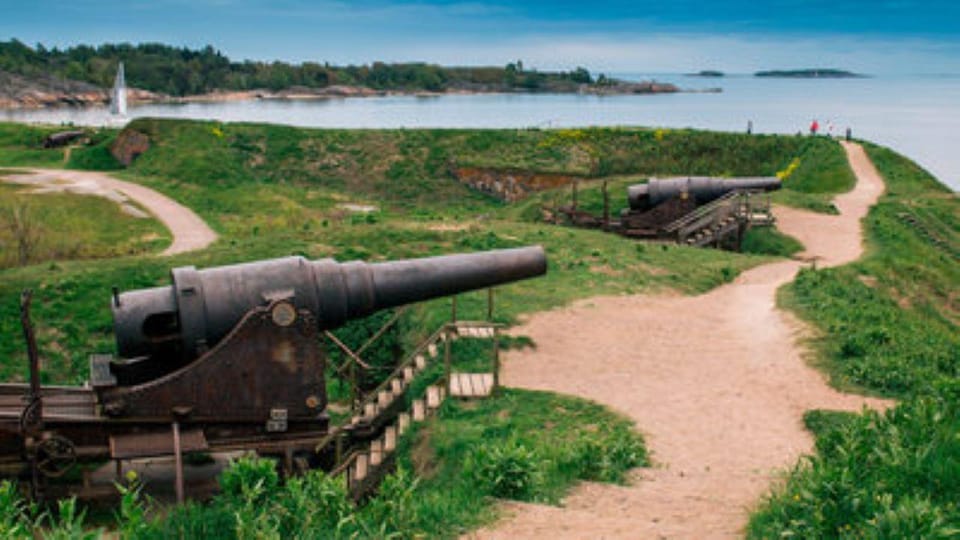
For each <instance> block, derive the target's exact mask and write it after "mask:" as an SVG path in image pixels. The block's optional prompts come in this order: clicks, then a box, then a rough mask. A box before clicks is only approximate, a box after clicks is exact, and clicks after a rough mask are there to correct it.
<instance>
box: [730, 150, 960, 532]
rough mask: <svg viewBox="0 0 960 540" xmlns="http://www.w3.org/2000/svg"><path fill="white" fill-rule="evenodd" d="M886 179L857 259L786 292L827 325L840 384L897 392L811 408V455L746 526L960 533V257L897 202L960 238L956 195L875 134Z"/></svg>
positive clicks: (827, 363) (822, 347) (948, 238)
mask: <svg viewBox="0 0 960 540" xmlns="http://www.w3.org/2000/svg"><path fill="white" fill-rule="evenodd" d="M867 152H868V154H869V156H870V157H871V159H872V160H873V161H874V163H875V164H876V166H877V168H878V169H879V170H880V172H881V173H882V174H883V176H884V178H885V180H886V185H887V191H886V193H885V194H884V195H883V196H882V198H881V200H880V202H879V204H877V205H876V206H875V207H873V208H872V209H871V210H870V212H869V214H868V216H867V218H866V221H865V224H866V231H867V239H868V244H867V247H868V250H867V254H866V255H865V256H864V257H863V258H862V259H860V260H859V261H857V262H855V263H853V264H850V265H847V266H843V267H839V268H832V269H827V270H817V271H813V270H806V271H803V272H801V273H800V275H799V276H798V277H797V280H796V281H794V282H793V283H792V284H790V285H789V286H787V287H786V288H785V289H783V290H782V291H781V298H780V300H781V301H782V302H783V303H784V304H785V305H787V306H789V307H791V308H793V309H795V310H796V311H797V312H798V313H799V314H800V315H801V316H802V317H804V318H805V319H807V320H808V321H810V322H811V323H812V324H813V325H814V326H815V327H817V328H819V329H820V330H821V336H820V337H819V338H817V339H816V340H815V341H814V344H815V346H816V347H817V349H818V351H819V353H820V358H821V365H822V366H823V367H824V368H825V369H826V371H827V372H828V373H829V374H830V375H831V378H832V380H833V382H834V383H835V384H836V385H838V386H840V387H841V388H853V389H859V390H862V391H866V392H873V393H879V394H882V395H888V396H894V397H898V398H900V399H901V400H902V401H901V403H900V404H899V405H897V406H896V407H895V408H893V409H892V410H890V411H889V412H887V413H885V414H877V413H873V412H867V413H864V414H862V415H855V416H848V415H839V414H835V413H834V414H830V413H824V412H816V413H808V415H807V417H806V420H807V423H808V425H809V426H810V427H811V428H812V429H813V430H814V432H815V433H816V434H817V454H816V455H815V456H812V457H810V458H809V459H807V460H804V461H803V462H801V463H800V464H799V465H798V466H797V467H796V468H795V469H794V470H793V471H791V472H790V473H789V476H788V477H787V480H786V482H785V484H784V485H783V486H782V487H780V488H778V489H776V490H775V491H774V492H773V493H772V494H771V495H770V497H769V499H768V500H766V501H765V502H764V503H763V505H762V506H761V507H760V508H759V509H758V511H757V512H756V513H755V514H754V515H753V517H752V519H751V522H750V526H749V530H748V532H749V536H750V537H751V538H774V537H781V538H782V537H796V538H826V537H840V538H905V537H909V538H954V537H957V536H960V507H958V505H957V501H958V500H960V491H958V486H960V439H958V438H957V433H958V432H960V414H958V413H960V407H958V404H960V376H958V375H960V308H958V304H957V298H958V296H957V294H958V293H957V291H958V290H960V265H958V264H957V260H956V259H955V258H953V257H952V256H951V255H950V254H949V250H948V248H946V247H944V246H942V245H938V244H936V243H934V242H932V241H931V240H930V239H929V238H927V237H925V236H924V235H923V234H922V233H921V232H920V230H919V229H918V228H916V227H914V226H911V225H908V224H907V223H905V222H904V221H903V220H902V218H901V217H900V216H901V214H904V213H909V214H912V215H914V216H915V217H916V218H917V219H918V220H919V221H920V222H921V223H922V224H923V225H924V227H925V228H926V229H927V230H932V231H936V234H937V235H938V236H939V237H940V238H941V239H942V240H943V241H944V242H945V244H946V246H953V248H957V247H960V234H958V233H957V231H960V203H958V201H957V198H956V196H955V195H954V194H951V193H950V192H949V191H948V190H947V189H946V188H945V187H943V186H942V185H940V184H938V183H937V182H936V181H935V180H934V179H933V178H932V177H931V176H930V175H929V174H927V173H926V172H925V171H923V170H921V169H920V168H919V167H917V166H916V165H915V164H913V163H911V162H910V161H909V160H907V159H905V158H903V157H902V156H900V155H898V154H896V153H895V152H893V151H891V150H888V149H884V148H880V147H876V146H873V145H867Z"/></svg>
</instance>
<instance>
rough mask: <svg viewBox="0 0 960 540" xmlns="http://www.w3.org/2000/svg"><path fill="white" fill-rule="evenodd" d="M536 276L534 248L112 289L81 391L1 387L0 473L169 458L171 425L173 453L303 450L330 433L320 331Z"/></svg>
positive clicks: (222, 273) (184, 277)
mask: <svg viewBox="0 0 960 540" xmlns="http://www.w3.org/2000/svg"><path fill="white" fill-rule="evenodd" d="M546 268H547V266H546V256H545V254H544V251H543V249H542V248H541V247H539V246H536V247H525V248H516V249H504V250H497V251H489V252H484V253H472V254H460V255H448V256H441V257H430V258H424V259H412V260H403V261H394V262H383V263H374V264H368V263H363V262H349V263H337V262H335V261H333V260H332V259H324V260H318V261H310V260H307V259H304V258H303V257H287V258H281V259H274V260H267V261H260V262H252V263H245V264H238V265H231V266H222V267H217V268H208V269H205V270H197V269H196V268H194V267H184V268H177V269H174V270H173V271H172V284H171V285H169V286H164V287H155V288H149V289H142V290H136V291H129V292H125V293H119V292H118V291H114V294H113V299H112V302H111V304H112V309H113V315H114V330H115V334H116V340H117V350H118V353H119V358H114V357H113V356H110V355H94V356H93V357H91V361H90V380H89V384H88V386H85V387H82V388H70V387H39V385H38V383H37V381H36V380H34V381H32V384H31V385H30V386H27V385H14V384H8V385H0V432H6V434H5V436H2V437H0V466H3V465H7V466H10V465H16V463H17V462H18V460H20V459H21V458H20V456H22V455H29V456H34V458H33V460H34V463H47V464H48V467H47V468H48V469H49V470H42V471H41V472H43V473H45V474H58V473H60V472H62V471H63V470H64V469H65V467H64V463H67V462H70V459H75V458H77V457H86V458H89V459H102V458H106V457H109V458H114V459H129V458H135V457H143V456H149V455H160V454H169V453H171V452H172V447H171V446H170V444H171V443H170V436H169V434H170V430H171V428H170V426H171V425H176V426H178V427H177V428H176V430H175V431H176V432H177V433H180V431H177V430H180V429H181V428H182V433H180V435H177V437H176V440H177V441H178V442H177V443H176V444H179V445H180V447H179V449H180V450H182V451H184V452H186V451H191V450H206V449H211V450H216V449H236V448H255V449H257V450H261V451H267V452H270V451H274V452H276V451H283V452H292V451H294V450H295V449H304V448H312V446H311V445H312V444H315V443H316V441H317V438H318V437H320V436H322V435H324V434H325V433H326V432H327V429H328V416H327V411H326V405H327V398H326V382H325V367H326V366H325V359H324V354H323V351H322V349H321V347H320V337H321V333H322V332H323V331H325V330H328V329H332V328H336V327H339V326H341V325H343V324H344V323H345V322H347V321H349V320H351V319H356V318H359V317H364V316H366V315H369V314H371V313H373V312H375V311H377V310H381V309H386V308H390V307H395V306H400V305H404V304H408V303H412V302H419V301H423V300H428V299H431V298H437V297H441V296H447V295H452V294H456V293H459V292H465V291H470V290H475V289H481V288H485V287H491V286H495V285H499V284H505V283H510V282H514V281H518V280H522V279H526V278H531V277H535V276H539V275H542V274H544V273H545V272H546ZM27 326H28V325H26V324H25V328H26V327H27ZM28 341H32V340H30V339H28ZM31 363H32V365H34V366H35V365H36V363H37V360H36V357H35V354H34V355H32V358H31ZM271 449H272V450H271ZM38 456H39V457H38ZM43 456H47V457H46V458H45V457H43ZM49 456H59V457H58V459H60V460H61V462H58V461H57V460H56V459H53V458H50V457H49ZM21 463H22V462H21ZM50 464H52V465H50ZM41 469H43V467H41Z"/></svg>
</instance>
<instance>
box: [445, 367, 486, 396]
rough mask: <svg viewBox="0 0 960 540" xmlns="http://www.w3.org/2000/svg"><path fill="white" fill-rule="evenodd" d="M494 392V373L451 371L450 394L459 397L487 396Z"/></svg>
mask: <svg viewBox="0 0 960 540" xmlns="http://www.w3.org/2000/svg"><path fill="white" fill-rule="evenodd" d="M492 392H493V373H451V374H450V395H451V396H452V397H459V398H478V397H487V396H489V395H490V394H491V393H492Z"/></svg>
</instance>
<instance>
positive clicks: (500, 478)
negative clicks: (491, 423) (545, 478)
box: [464, 440, 540, 500]
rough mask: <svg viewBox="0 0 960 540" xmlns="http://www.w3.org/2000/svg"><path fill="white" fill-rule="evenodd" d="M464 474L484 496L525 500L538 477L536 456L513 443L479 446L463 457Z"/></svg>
mask: <svg viewBox="0 0 960 540" xmlns="http://www.w3.org/2000/svg"><path fill="white" fill-rule="evenodd" d="M464 471H465V473H466V475H467V477H468V478H470V479H471V480H472V481H473V482H474V483H475V484H476V485H477V487H478V488H479V489H480V490H481V491H482V492H484V493H487V494H490V495H493V496H494V497H499V498H502V499H516V500H528V499H529V498H530V497H531V495H532V494H533V493H534V491H535V489H536V487H537V484H538V481H539V477H540V460H539V458H538V456H537V455H536V454H535V453H534V452H533V451H531V450H528V449H527V448H526V447H525V446H523V445H521V444H520V443H518V442H517V441H515V440H514V441H507V442H505V443H503V444H499V445H483V446H480V447H479V448H477V449H476V450H475V451H474V452H473V453H472V454H470V456H468V458H467V462H466V463H465V465H464Z"/></svg>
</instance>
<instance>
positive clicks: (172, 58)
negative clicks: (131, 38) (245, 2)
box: [0, 39, 615, 96]
mask: <svg viewBox="0 0 960 540" xmlns="http://www.w3.org/2000/svg"><path fill="white" fill-rule="evenodd" d="M119 62H124V63H125V66H126V80H127V84H128V85H129V86H131V87H136V88H139V89H143V90H148V91H151V92H156V93H160V94H165V95H168V96H190V95H198V94H206V93H209V92H213V91H216V90H260V89H266V90H274V91H276V90H283V89H289V88H294V87H299V88H306V89H320V88H326V87H330V86H337V85H341V86H360V87H366V88H371V89H374V90H396V91H430V92H443V91H448V90H474V91H548V92H572V91H576V90H577V89H578V88H579V87H580V85H587V86H600V87H602V86H605V85H610V84H612V83H614V82H615V81H612V80H611V79H609V78H607V77H606V76H605V75H603V74H600V75H598V76H596V77H594V76H593V75H592V74H591V73H590V72H589V71H588V70H587V69H585V68H583V67H577V68H575V69H573V70H571V71H561V72H542V71H538V70H536V69H530V68H527V67H525V66H524V65H523V62H522V61H516V62H511V63H509V64H507V65H506V66H503V67H442V66H437V65H433V64H426V63H404V64H390V63H384V62H374V63H372V64H369V65H349V66H334V65H331V64H329V63H319V62H303V63H300V64H291V63H287V62H280V61H274V62H262V61H252V60H245V61H242V62H241V61H234V60H231V59H229V58H227V57H226V56H225V55H223V54H222V53H221V52H220V51H218V50H216V49H214V48H213V47H212V46H207V47H204V48H202V49H189V48H186V47H172V46H169V45H163V44H159V43H145V44H138V45H132V44H129V43H117V44H103V45H99V46H90V45H75V46H71V47H68V48H65V49H60V48H57V47H52V48H47V47H45V46H43V45H42V44H38V45H37V46H36V47H30V46H28V45H25V44H24V43H22V42H20V41H18V40H16V39H11V40H10V41H6V42H0V72H3V71H6V72H9V73H13V74H17V75H21V76H26V77H28V78H36V77H50V76H54V77H56V78H59V79H64V80H73V81H82V82H85V83H89V84H92V85H95V86H97V87H101V88H105V87H109V86H111V85H112V84H113V78H114V75H115V74H116V70H117V64H118V63H119Z"/></svg>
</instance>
